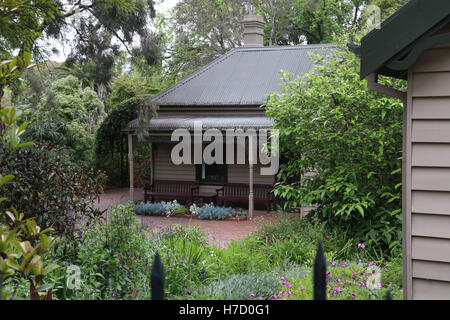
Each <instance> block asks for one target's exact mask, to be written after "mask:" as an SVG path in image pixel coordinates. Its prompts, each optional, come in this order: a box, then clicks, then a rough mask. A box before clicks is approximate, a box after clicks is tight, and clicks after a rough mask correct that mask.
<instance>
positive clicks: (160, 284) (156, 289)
mask: <svg viewBox="0 0 450 320" xmlns="http://www.w3.org/2000/svg"><path fill="white" fill-rule="evenodd" d="M165 280H166V278H165V275H164V267H163V265H162V263H161V259H160V258H159V252H158V251H157V252H156V255H155V260H154V261H153V266H152V273H151V275H150V283H151V286H152V300H164V282H165Z"/></svg>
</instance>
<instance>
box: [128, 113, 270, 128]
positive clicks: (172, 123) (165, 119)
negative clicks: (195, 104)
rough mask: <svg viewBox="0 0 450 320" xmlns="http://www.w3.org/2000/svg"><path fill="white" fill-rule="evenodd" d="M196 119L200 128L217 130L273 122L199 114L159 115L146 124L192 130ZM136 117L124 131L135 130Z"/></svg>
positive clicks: (265, 124)
mask: <svg viewBox="0 0 450 320" xmlns="http://www.w3.org/2000/svg"><path fill="white" fill-rule="evenodd" d="M196 121H200V122H201V125H202V128H203V129H204V130H206V129H212V128H216V129H219V130H225V129H249V128H253V129H267V128H270V126H271V125H272V124H273V121H272V119H270V118H267V117H265V116H264V115H254V116H199V115H177V116H161V117H154V118H152V119H150V121H149V122H148V124H147V126H146V128H145V129H146V130H148V131H172V130H175V129H178V128H180V129H188V130H193V129H194V124H195V122H196ZM138 126H139V124H138V119H135V120H133V121H131V122H130V123H129V124H128V127H127V128H126V129H125V131H135V130H136V129H137V128H138Z"/></svg>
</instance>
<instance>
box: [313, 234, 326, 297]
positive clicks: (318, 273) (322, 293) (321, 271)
mask: <svg viewBox="0 0 450 320" xmlns="http://www.w3.org/2000/svg"><path fill="white" fill-rule="evenodd" d="M326 272H327V262H326V260H325V256H324V254H323V248H322V240H320V239H319V244H318V245H317V253H316V258H315V260H314V280H313V281H314V284H313V287H314V300H326V298H327V279H326Z"/></svg>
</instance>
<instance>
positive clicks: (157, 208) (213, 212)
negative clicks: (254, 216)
mask: <svg viewBox="0 0 450 320" xmlns="http://www.w3.org/2000/svg"><path fill="white" fill-rule="evenodd" d="M134 210H135V212H136V214H138V215H144V216H161V215H165V216H167V217H170V216H172V215H191V216H193V217H196V218H198V219H200V220H223V219H226V218H230V217H240V218H244V217H246V216H247V212H245V211H243V210H241V209H233V208H231V207H221V206H215V205H214V204H213V203H209V204H208V203H207V204H203V205H200V206H198V205H197V204H195V203H194V204H192V205H191V206H189V209H188V208H187V207H186V206H183V205H181V204H180V203H178V201H177V200H173V201H168V202H166V201H161V202H154V203H152V202H141V203H138V204H136V205H135V208H134Z"/></svg>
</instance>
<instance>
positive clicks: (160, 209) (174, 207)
mask: <svg viewBox="0 0 450 320" xmlns="http://www.w3.org/2000/svg"><path fill="white" fill-rule="evenodd" d="M182 208H184V207H183V206H182V205H180V204H179V203H178V202H177V200H173V201H169V202H165V201H161V202H157V203H150V202H147V203H143V202H142V203H139V204H137V205H136V206H135V212H136V214H139V215H144V216H155V215H157V216H161V215H166V216H168V217H169V216H170V215H172V214H174V213H175V212H177V213H181V212H186V210H187V209H185V210H183V209H182Z"/></svg>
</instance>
